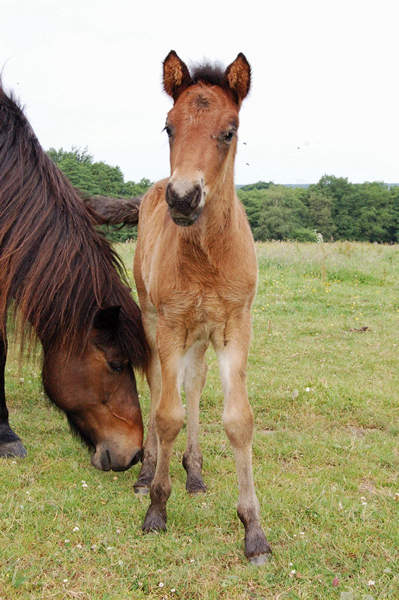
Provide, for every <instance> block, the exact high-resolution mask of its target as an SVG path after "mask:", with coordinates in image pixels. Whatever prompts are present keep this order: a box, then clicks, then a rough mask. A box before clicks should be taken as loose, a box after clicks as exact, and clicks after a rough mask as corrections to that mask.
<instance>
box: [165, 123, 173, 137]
mask: <svg viewBox="0 0 399 600" xmlns="http://www.w3.org/2000/svg"><path fill="white" fill-rule="evenodd" d="M164 130H165V131H166V133H167V134H168V137H172V128H171V127H169V125H165V127H164Z"/></svg>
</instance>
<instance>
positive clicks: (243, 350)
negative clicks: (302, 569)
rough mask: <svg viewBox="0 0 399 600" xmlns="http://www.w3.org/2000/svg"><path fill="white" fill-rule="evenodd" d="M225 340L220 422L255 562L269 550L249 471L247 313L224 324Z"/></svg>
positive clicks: (221, 350)
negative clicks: (233, 467)
mask: <svg viewBox="0 0 399 600" xmlns="http://www.w3.org/2000/svg"><path fill="white" fill-rule="evenodd" d="M225 335H226V338H227V343H226V345H225V346H224V345H223V347H220V346H219V348H216V350H217V353H218V359H219V368H220V374H221V378H222V384H223V393H224V411H223V424H224V428H225V431H226V434H227V437H228V438H229V440H230V443H231V446H232V449H233V453H234V458H235V463H236V470H237V479H238V490H239V497H238V505H237V514H238V516H239V518H240V520H241V522H242V524H243V525H244V529H245V555H246V557H247V558H248V559H249V560H250V562H252V563H253V564H255V565H261V564H263V563H264V562H266V560H267V559H268V557H269V555H270V554H271V549H270V546H269V544H268V543H267V540H266V537H265V534H264V532H263V530H262V527H261V524H260V515H259V502H258V499H257V497H256V493H255V486H254V480H253V472H252V436H253V429H254V419H253V413H252V409H251V406H250V404H249V401H248V394H247V389H246V366H247V357H248V348H249V341H250V315H249V313H248V314H245V315H244V316H241V318H239V319H235V320H234V321H233V322H230V323H229V324H228V326H227V327H226V334H225Z"/></svg>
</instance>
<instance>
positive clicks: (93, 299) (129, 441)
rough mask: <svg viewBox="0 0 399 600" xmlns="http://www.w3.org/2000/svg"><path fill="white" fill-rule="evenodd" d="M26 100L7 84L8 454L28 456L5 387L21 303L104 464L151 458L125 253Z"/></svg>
mask: <svg viewBox="0 0 399 600" xmlns="http://www.w3.org/2000/svg"><path fill="white" fill-rule="evenodd" d="M94 222H95V219H94V216H91V215H90V212H89V211H87V210H86V209H85V207H84V205H83V203H82V202H81V200H80V198H79V196H78V193H77V192H76V191H75V190H74V189H73V187H72V186H71V184H70V183H69V182H68V181H67V179H66V178H65V177H64V175H63V174H62V173H61V172H60V171H59V169H58V168H57V167H56V166H55V165H54V164H53V163H52V161H51V160H50V159H49V158H48V157H47V155H46V154H45V153H44V152H43V150H42V148H41V146H40V144H39V142H38V140H37V139H36V137H35V135H34V133H33V131H32V129H31V127H30V125H29V123H28V121H27V119H26V117H25V116H24V114H23V112H22V110H21V109H20V107H19V106H18V105H17V104H16V103H15V102H14V101H13V99H12V98H10V97H8V96H7V95H6V94H5V92H4V91H3V89H2V87H1V86H0V456H24V455H25V454H26V451H25V448H24V447H23V445H22V442H21V440H20V439H19V437H18V436H17V435H16V434H15V433H14V431H13V430H12V429H11V427H10V425H9V420H8V410H7V406H6V398H5V392H4V369H5V362H6V354H7V337H6V319H7V312H8V309H9V308H10V304H11V303H12V304H13V306H14V307H17V308H18V315H19V320H18V322H19V326H18V329H19V331H20V332H21V331H22V329H23V327H24V325H25V324H29V325H30V326H31V328H32V329H33V330H34V332H35V333H36V335H37V337H38V338H39V340H40V341H41V344H42V347H43V383H44V387H45V390H46V392H47V394H48V396H49V398H50V399H51V400H52V401H53V402H54V403H55V404H56V405H57V406H58V407H59V408H60V409H61V410H63V411H64V412H65V413H66V416H67V418H68V421H69V423H70V425H71V427H72V429H73V430H75V431H76V432H77V433H78V434H79V435H80V436H81V437H82V439H83V440H84V441H85V442H86V443H87V445H88V446H89V447H90V448H91V449H92V450H93V451H94V452H93V454H92V457H91V462H92V464H93V465H94V466H95V467H97V468H99V469H103V470H108V469H113V470H122V469H127V468H128V467H129V466H130V465H132V464H135V463H136V462H137V461H138V460H139V459H140V458H141V455H142V440H143V424H142V419H141V411H140V406H139V402H138V395H137V390H136V383H135V378H134V373H133V370H132V367H137V368H145V366H146V363H147V357H148V346H147V343H146V341H145V335H144V331H143V327H142V322H141V315H140V311H139V308H138V307H137V305H136V304H135V302H134V301H133V299H132V297H131V294H130V290H129V288H128V287H127V286H126V285H125V284H124V283H122V281H121V279H120V275H121V274H122V269H121V265H120V263H119V260H118V258H117V256H116V255H115V253H114V252H113V250H112V249H111V247H110V246H109V244H108V243H107V242H106V240H105V239H104V238H103V237H102V236H101V235H100V234H99V233H98V232H97V231H96V230H95V228H94Z"/></svg>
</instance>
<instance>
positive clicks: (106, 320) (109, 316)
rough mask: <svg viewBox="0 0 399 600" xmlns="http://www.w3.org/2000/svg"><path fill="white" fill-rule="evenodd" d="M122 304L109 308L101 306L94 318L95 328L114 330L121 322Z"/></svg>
mask: <svg viewBox="0 0 399 600" xmlns="http://www.w3.org/2000/svg"><path fill="white" fill-rule="evenodd" d="M120 311H121V307H120V306H109V307H108V308H100V309H99V310H98V311H97V313H96V315H95V317H94V319H93V328H94V329H100V330H102V331H104V330H108V331H110V330H114V329H116V327H117V326H118V323H119V313H120Z"/></svg>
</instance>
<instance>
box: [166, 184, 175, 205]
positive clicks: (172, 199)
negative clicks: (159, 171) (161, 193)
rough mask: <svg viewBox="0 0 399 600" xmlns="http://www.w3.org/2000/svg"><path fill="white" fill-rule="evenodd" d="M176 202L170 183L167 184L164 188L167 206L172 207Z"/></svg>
mask: <svg viewBox="0 0 399 600" xmlns="http://www.w3.org/2000/svg"><path fill="white" fill-rule="evenodd" d="M175 201H176V194H175V192H174V191H173V188H172V185H171V184H170V183H168V185H167V186H166V202H167V203H168V205H169V206H171V207H172V206H173V205H174V203H175Z"/></svg>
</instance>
